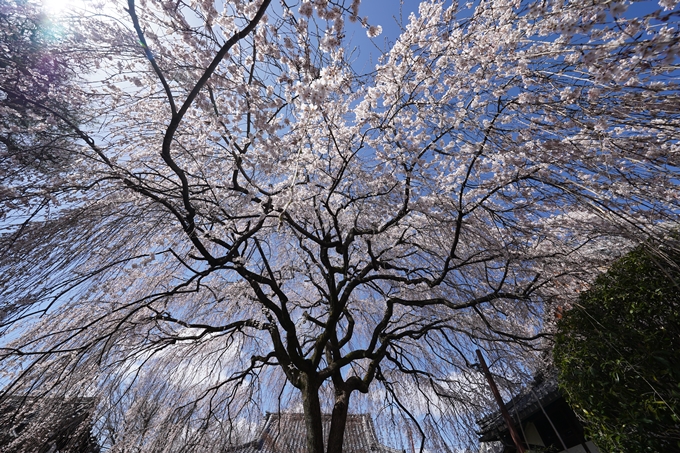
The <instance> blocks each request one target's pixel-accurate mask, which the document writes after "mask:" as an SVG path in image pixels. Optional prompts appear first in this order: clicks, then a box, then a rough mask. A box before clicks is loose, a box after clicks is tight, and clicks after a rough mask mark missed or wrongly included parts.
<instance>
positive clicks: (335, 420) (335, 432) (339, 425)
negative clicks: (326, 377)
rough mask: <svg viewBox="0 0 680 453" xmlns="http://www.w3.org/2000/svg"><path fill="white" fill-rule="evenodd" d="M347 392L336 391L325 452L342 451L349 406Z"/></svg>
mask: <svg viewBox="0 0 680 453" xmlns="http://www.w3.org/2000/svg"><path fill="white" fill-rule="evenodd" d="M349 395H350V394H349V392H344V391H336V394H335V405H334V406H333V414H332V415H331V427H330V432H329V433H328V447H327V449H326V450H327V453H342V443H343V440H344V438H345V426H346V425H347V410H348V408H349Z"/></svg>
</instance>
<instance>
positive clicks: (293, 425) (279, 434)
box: [228, 413, 401, 453]
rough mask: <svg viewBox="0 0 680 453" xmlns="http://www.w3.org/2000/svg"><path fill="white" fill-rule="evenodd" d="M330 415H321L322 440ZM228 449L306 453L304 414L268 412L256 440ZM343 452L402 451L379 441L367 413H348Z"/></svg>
mask: <svg viewBox="0 0 680 453" xmlns="http://www.w3.org/2000/svg"><path fill="white" fill-rule="evenodd" d="M330 423H331V416H330V415H323V432H324V443H325V438H326V436H327V435H328V430H329V428H330ZM228 451H229V452H230V453H307V438H306V431H305V420H304V415H303V414H286V413H284V414H271V413H268V414H267V416H266V417H265V421H264V424H263V426H262V428H261V430H260V433H259V436H258V439H257V440H254V441H252V442H248V443H247V444H244V445H240V446H238V447H234V448H233V449H230V450H228ZM342 451H343V453H401V450H396V449H393V448H389V447H386V446H384V445H381V444H380V443H379V442H378V437H377V435H376V432H375V426H374V425H373V420H372V419H371V417H370V415H368V414H348V415H347V424H346V427H345V438H344V442H343V448H342Z"/></svg>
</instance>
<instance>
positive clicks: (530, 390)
mask: <svg viewBox="0 0 680 453" xmlns="http://www.w3.org/2000/svg"><path fill="white" fill-rule="evenodd" d="M561 397H562V395H561V394H560V392H559V389H558V386H557V373H556V372H555V371H554V370H552V371H550V372H549V373H548V374H547V376H542V375H539V376H537V377H536V378H534V382H533V385H532V386H529V387H527V388H525V389H524V390H523V391H522V392H520V393H519V394H518V395H517V396H515V397H514V398H513V399H511V400H510V401H509V402H507V403H506V404H505V407H506V408H507V409H508V413H509V414H510V416H511V417H512V418H513V419H519V420H524V419H526V418H527V417H529V416H531V415H532V414H535V413H537V412H539V411H540V410H541V405H542V406H547V405H549V404H550V403H552V402H554V401H557V400H558V399H560V398H561ZM537 398H538V400H537ZM539 401H540V404H539ZM477 425H479V428H480V429H479V431H478V434H480V435H481V437H480V439H479V440H480V442H488V441H491V440H496V439H498V438H499V436H500V433H501V432H504V431H507V429H508V428H507V426H506V425H505V421H504V420H503V416H502V415H501V413H500V412H499V411H496V412H494V413H492V414H490V415H487V416H486V417H484V418H482V419H480V420H478V421H477Z"/></svg>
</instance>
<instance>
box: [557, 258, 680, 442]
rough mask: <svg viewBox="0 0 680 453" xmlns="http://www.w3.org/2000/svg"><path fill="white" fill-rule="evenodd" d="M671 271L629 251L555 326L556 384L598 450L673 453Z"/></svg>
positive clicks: (666, 261)
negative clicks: (556, 328)
mask: <svg viewBox="0 0 680 453" xmlns="http://www.w3.org/2000/svg"><path fill="white" fill-rule="evenodd" d="M678 266H680V255H678V254H677V253H672V254H670V256H667V257H664V258H661V257H659V256H655V255H651V254H650V253H649V252H647V251H645V250H643V249H641V248H640V249H637V250H634V251H633V252H631V253H630V254H628V255H627V256H626V257H624V258H623V259H621V260H620V261H618V262H617V263H616V264H615V265H613V266H612V267H611V269H610V270H609V271H608V272H607V273H606V274H603V275H601V276H600V277H599V278H598V279H597V280H596V281H595V283H594V285H593V286H592V287H591V288H590V290H588V291H587V292H585V293H583V294H582V295H581V297H580V298H579V301H578V303H576V304H574V307H573V309H571V310H569V311H567V312H566V313H565V314H564V317H563V318H562V319H561V320H560V322H559V324H558V333H557V337H556V344H555V349H554V358H555V363H556V365H557V366H558V368H559V370H560V376H559V377H560V385H561V386H562V389H563V391H564V393H565V396H566V397H567V400H568V401H569V403H570V404H571V405H572V407H573V408H574V410H575V411H576V412H577V413H579V414H580V415H581V416H582V418H583V419H584V420H585V421H586V430H587V431H588V434H589V435H590V437H591V438H592V439H593V440H594V441H595V442H596V443H597V444H598V446H599V447H600V449H601V450H602V451H607V452H621V451H623V452H666V451H679V450H680V418H679V416H680V269H679V267H678Z"/></svg>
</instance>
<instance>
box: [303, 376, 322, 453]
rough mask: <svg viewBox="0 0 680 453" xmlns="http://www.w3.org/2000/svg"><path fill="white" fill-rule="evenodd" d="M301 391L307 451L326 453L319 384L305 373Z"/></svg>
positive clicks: (310, 452)
mask: <svg viewBox="0 0 680 453" xmlns="http://www.w3.org/2000/svg"><path fill="white" fill-rule="evenodd" d="M301 391H302V409H303V411H304V417H305V428H306V430H307V453H324V448H323V424H322V420H321V404H320V403H319V385H318V384H317V383H316V382H315V381H313V380H312V379H311V378H310V377H309V376H307V375H305V374H303V375H302V386H301Z"/></svg>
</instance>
